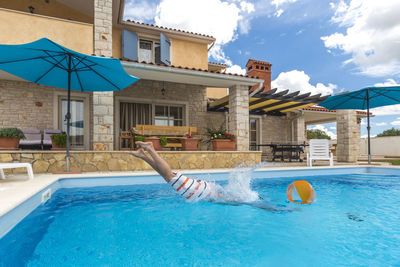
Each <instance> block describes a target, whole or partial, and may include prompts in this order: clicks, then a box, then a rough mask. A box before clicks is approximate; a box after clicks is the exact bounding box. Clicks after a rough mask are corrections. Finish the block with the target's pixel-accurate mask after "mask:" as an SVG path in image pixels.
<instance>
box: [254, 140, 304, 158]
mask: <svg viewBox="0 0 400 267" xmlns="http://www.w3.org/2000/svg"><path fill="white" fill-rule="evenodd" d="M305 146H306V144H305V143H302V144H295V143H270V144H258V145H253V147H256V148H257V150H259V148H260V147H270V148H271V149H272V155H273V158H272V161H275V159H277V158H280V159H281V161H284V159H285V152H289V155H288V156H289V161H290V162H291V161H292V159H295V160H298V161H300V162H303V160H302V159H301V157H300V155H301V153H304V147H305Z"/></svg>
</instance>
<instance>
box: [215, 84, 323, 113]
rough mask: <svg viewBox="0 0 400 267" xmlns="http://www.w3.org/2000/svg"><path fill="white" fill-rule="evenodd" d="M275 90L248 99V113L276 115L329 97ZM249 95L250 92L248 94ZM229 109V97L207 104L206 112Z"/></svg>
mask: <svg viewBox="0 0 400 267" xmlns="http://www.w3.org/2000/svg"><path fill="white" fill-rule="evenodd" d="M276 91H277V89H276V88H275V89H271V90H269V91H267V92H263V93H256V94H254V95H251V96H250V97H249V112H250V114H254V115H263V114H268V115H277V116H281V115H284V113H286V112H289V111H293V110H297V109H302V108H305V107H309V106H314V105H317V104H319V103H321V102H322V101H324V100H325V99H327V98H328V97H329V96H321V94H317V95H311V93H306V94H300V91H297V92H294V93H289V90H285V91H281V92H276ZM249 94H251V92H249ZM228 109H229V95H228V96H225V97H222V98H220V99H217V100H215V101H213V102H210V103H209V104H208V111H226V110H228Z"/></svg>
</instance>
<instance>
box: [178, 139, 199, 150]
mask: <svg viewBox="0 0 400 267" xmlns="http://www.w3.org/2000/svg"><path fill="white" fill-rule="evenodd" d="M199 141H200V138H186V139H181V143H182V150H184V151H196V150H198V149H199V148H198V147H199Z"/></svg>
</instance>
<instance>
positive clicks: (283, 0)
mask: <svg viewBox="0 0 400 267" xmlns="http://www.w3.org/2000/svg"><path fill="white" fill-rule="evenodd" d="M295 2H297V0H272V2H271V4H273V5H274V6H275V7H276V8H278V7H280V6H282V5H284V4H288V3H295Z"/></svg>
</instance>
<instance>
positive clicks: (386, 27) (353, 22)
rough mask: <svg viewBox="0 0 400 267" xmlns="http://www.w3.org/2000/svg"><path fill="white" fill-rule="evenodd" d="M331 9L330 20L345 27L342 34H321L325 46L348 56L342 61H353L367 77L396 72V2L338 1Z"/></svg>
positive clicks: (399, 58) (399, 68) (399, 36)
mask: <svg viewBox="0 0 400 267" xmlns="http://www.w3.org/2000/svg"><path fill="white" fill-rule="evenodd" d="M331 7H333V8H335V9H336V10H335V15H334V16H333V17H332V19H331V20H332V22H334V23H338V24H339V25H340V26H341V27H344V28H346V31H345V32H344V33H338V32H336V33H333V34H331V35H329V36H323V37H321V39H322V40H323V41H324V44H325V46H326V47H327V48H328V49H330V50H332V49H339V50H341V51H342V52H343V53H344V54H348V55H351V58H350V59H349V60H346V61H345V63H346V64H349V63H353V64H355V65H356V66H357V67H358V69H359V71H360V72H361V73H363V74H366V75H370V76H376V77H380V76H386V75H396V74H399V73H400V51H399V49H398V47H399V43H400V20H399V18H398V16H399V15H398V14H399V13H400V1H398V0H385V1H376V0H350V2H349V4H346V2H345V1H343V0H341V1H340V2H339V3H338V4H331Z"/></svg>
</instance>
